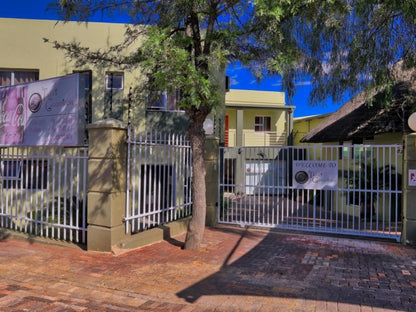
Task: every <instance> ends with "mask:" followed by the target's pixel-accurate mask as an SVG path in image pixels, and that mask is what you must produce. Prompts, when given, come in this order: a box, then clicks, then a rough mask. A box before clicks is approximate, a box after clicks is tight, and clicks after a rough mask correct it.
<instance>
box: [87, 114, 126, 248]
mask: <svg viewBox="0 0 416 312" xmlns="http://www.w3.org/2000/svg"><path fill="white" fill-rule="evenodd" d="M88 131H89V148H88V184H87V185H88V235H87V249H88V250H94V251H106V252H110V251H111V247H112V246H114V245H116V244H117V243H118V242H119V241H120V240H123V239H125V238H126V237H127V234H125V225H124V223H123V221H122V220H123V218H124V217H125V207H126V203H125V201H126V172H127V164H126V141H127V127H126V125H125V124H124V123H123V122H121V121H118V120H115V119H106V120H101V121H98V122H96V123H93V124H91V125H89V126H88Z"/></svg>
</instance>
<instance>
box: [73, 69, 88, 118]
mask: <svg viewBox="0 0 416 312" xmlns="http://www.w3.org/2000/svg"><path fill="white" fill-rule="evenodd" d="M74 73H79V74H80V79H81V83H82V85H84V97H85V120H86V122H87V123H91V122H92V71H91V70H75V71H74Z"/></svg>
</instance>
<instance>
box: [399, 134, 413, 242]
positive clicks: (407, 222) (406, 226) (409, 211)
mask: <svg viewBox="0 0 416 312" xmlns="http://www.w3.org/2000/svg"><path fill="white" fill-rule="evenodd" d="M403 156H404V158H403V183H402V184H403V187H402V189H403V194H402V197H403V200H402V203H403V232H402V242H403V243H404V244H416V205H415V202H416V186H411V185H409V170H416V133H411V134H409V135H406V136H405V137H404V155H403Z"/></svg>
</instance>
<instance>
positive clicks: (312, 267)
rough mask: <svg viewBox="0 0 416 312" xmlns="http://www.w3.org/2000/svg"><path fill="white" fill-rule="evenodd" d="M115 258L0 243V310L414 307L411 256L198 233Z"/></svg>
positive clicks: (331, 242) (322, 242)
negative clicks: (190, 245)
mask: <svg viewBox="0 0 416 312" xmlns="http://www.w3.org/2000/svg"><path fill="white" fill-rule="evenodd" d="M183 238H184V237H183V236H179V237H175V238H174V239H172V240H170V241H169V242H166V241H164V242H160V243H156V244H153V245H151V246H147V247H144V248H141V249H136V250H133V251H129V252H126V253H123V254H120V255H118V256H116V255H111V254H101V253H92V252H87V251H84V250H81V249H79V248H68V247H61V246H51V245H44V244H39V243H37V242H35V243H32V244H30V243H29V242H27V241H18V240H9V239H5V240H2V241H0V311H181V312H186V311H192V312H195V311H220V312H221V311H262V312H263V311H317V312H318V311H363V312H364V311H373V312H374V311H416V287H415V285H416V261H415V260H416V250H415V249H414V248H411V247H405V246H401V245H399V244H395V243H388V242H374V241H366V240H359V239H350V238H338V237H337V238H334V237H325V236H318V235H301V234H293V233H276V232H267V231H259V230H255V229H250V230H244V229H239V228H226V227H222V228H216V229H207V230H206V232H205V235H204V241H203V244H202V248H201V251H199V252H192V251H186V250H182V249H181V248H180V247H179V245H180V244H181V242H182V241H183Z"/></svg>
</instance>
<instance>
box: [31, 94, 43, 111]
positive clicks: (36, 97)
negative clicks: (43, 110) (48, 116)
mask: <svg viewBox="0 0 416 312" xmlns="http://www.w3.org/2000/svg"><path fill="white" fill-rule="evenodd" d="M41 104H42V97H41V96H40V94H39V93H33V94H32V95H31V96H30V98H29V104H28V106H29V109H30V111H31V112H32V113H36V112H37V111H38V110H39V109H40V106H41Z"/></svg>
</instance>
